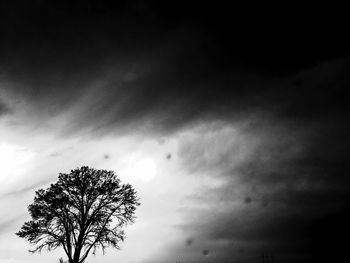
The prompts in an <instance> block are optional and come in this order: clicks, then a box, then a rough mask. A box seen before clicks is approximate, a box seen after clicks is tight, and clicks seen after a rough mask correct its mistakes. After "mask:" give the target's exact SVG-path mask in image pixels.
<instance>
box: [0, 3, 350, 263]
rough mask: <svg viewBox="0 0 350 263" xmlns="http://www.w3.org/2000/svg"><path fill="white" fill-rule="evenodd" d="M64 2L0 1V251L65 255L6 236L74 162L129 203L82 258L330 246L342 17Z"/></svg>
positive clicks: (301, 256)
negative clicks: (117, 246) (95, 249)
mask: <svg viewBox="0 0 350 263" xmlns="http://www.w3.org/2000/svg"><path fill="white" fill-rule="evenodd" d="M79 2H80V3H77V4H72V3H69V2H67V3H66V2H65V1H39V0H37V1H17V0H16V1H2V2H1V3H0V25H1V26H0V38H1V41H0V208H1V209H0V263H34V262H39V263H40V262H58V258H59V257H60V256H64V255H63V251H61V250H60V249H58V250H56V251H54V252H47V253H46V252H42V253H41V254H35V255H31V254H30V253H28V249H30V245H29V244H28V243H27V242H26V241H25V240H22V239H20V238H19V237H17V236H15V234H14V233H15V232H17V231H18V230H19V229H20V227H21V225H22V224H23V223H24V222H25V221H26V220H28V219H29V215H28V213H27V205H29V204H30V203H31V202H32V201H33V197H34V192H35V190H37V189H39V188H46V187H48V186H49V184H50V183H53V182H55V181H56V180H57V176H58V173H60V172H66V173H68V172H69V171H70V170H71V169H74V168H76V167H79V166H82V165H88V166H92V167H94V168H98V169H107V170H114V171H115V172H116V173H117V174H118V175H119V176H120V178H121V179H122V181H123V182H129V183H131V184H132V185H133V186H134V187H135V188H136V190H137V192H138V194H139V196H140V198H141V206H140V207H138V209H137V212H136V215H137V219H136V223H135V224H133V225H132V226H129V227H128V228H127V229H126V233H127V239H126V241H125V242H124V243H123V244H122V245H121V247H122V249H121V250H113V249H109V250H107V254H106V255H105V256H103V255H102V252H101V253H97V255H96V256H95V257H94V256H92V255H91V256H90V257H89V258H88V262H91V263H94V262H106V263H112V262H124V263H151V262H152V263H166V262H176V261H181V262H182V263H185V262H186V263H187V262H188V263H199V262H201V263H202V262H208V263H209V262H220V263H229V262H246V263H253V262H262V254H266V255H272V256H273V257H274V259H275V262H276V263H277V262H287V263H288V262H323V261H324V262H335V261H336V260H339V259H340V258H341V257H342V256H343V255H345V252H346V251H347V246H346V243H343V242H341V239H342V238H348V237H349V235H350V231H349V225H348V222H349V220H350V216H349V211H350V210H349V208H350V203H349V201H348V199H349V194H350V191H349V190H350V189H349V188H350V177H349V174H348V167H347V164H348V163H349V162H348V161H349V156H350V149H349V146H350V145H349V144H350V141H349V138H348V137H349V136H348V135H349V129H350V123H349V120H350V118H349V117H350V116H349V113H350V111H349V105H350V103H349V97H348V96H347V89H348V88H349V84H350V75H349V72H350V71H349V62H350V60H349V53H348V49H347V47H348V44H349V43H348V42H347V41H346V36H347V32H346V30H345V29H344V28H345V26H344V25H346V22H348V21H346V20H347V17H346V16H345V15H343V14H342V13H341V12H338V11H335V12H333V10H329V9H327V10H326V8H325V10H324V12H316V11H315V10H310V11H308V10H304V9H303V11H301V10H300V9H299V8H296V9H297V10H296V12H294V10H290V8H289V7H288V8H287V9H288V12H287V9H286V8H285V7H283V8H281V10H280V12H272V11H271V10H270V12H268V13H265V12H262V11H261V9H260V7H256V10H255V11H254V10H253V9H252V8H251V7H240V6H235V7H232V6H228V5H222V4H220V3H219V2H218V3H216V2H215V3H214V4H215V5H214V4H213V3H212V4H203V3H202V5H201V6H199V5H196V4H195V3H194V2H193V3H192V4H190V3H186V2H182V1H180V2H173V3H168V2H167V1H164V2H167V3H162V4H161V3H158V4H156V3H155V2H154V1H152V2H150V1H128V2H127V3H123V2H118V4H116V3H113V1H106V2H102V1H79ZM271 8H272V7H271ZM267 9H269V8H267ZM289 11H291V12H290V13H289ZM311 14H312V15H311ZM331 15H336V18H334V17H332V18H331Z"/></svg>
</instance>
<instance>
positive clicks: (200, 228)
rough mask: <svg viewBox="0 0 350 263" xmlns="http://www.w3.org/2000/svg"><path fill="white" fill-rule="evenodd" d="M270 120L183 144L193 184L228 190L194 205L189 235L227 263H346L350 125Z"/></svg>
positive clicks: (209, 131) (208, 131)
mask: <svg viewBox="0 0 350 263" xmlns="http://www.w3.org/2000/svg"><path fill="white" fill-rule="evenodd" d="M331 110H332V109H331ZM269 118H271V115H270V116H269V117H268V116H266V115H265V116H263V115H262V116H255V118H251V119H250V120H249V121H247V122H245V123H243V124H242V123H240V122H238V123H234V122H233V123H231V124H230V123H226V124H221V125H217V126H212V127H210V126H207V127H204V128H203V129H199V130H197V135H195V136H192V137H189V138H188V139H187V140H183V141H182V145H181V147H180V149H179V153H178V155H179V158H180V159H181V160H182V162H183V165H184V166H185V167H186V168H187V169H188V171H190V172H191V173H192V174H193V176H198V177H199V179H200V177H201V176H205V175H210V176H212V177H214V178H215V177H216V178H217V179H218V180H224V182H225V183H224V184H222V185H221V186H219V187H216V188H215V187H212V186H208V187H207V189H206V190H200V191H199V192H198V193H197V194H196V195H193V196H189V197H188V201H191V202H192V205H189V207H188V208H187V210H185V212H184V214H185V215H186V217H187V218H189V219H188V222H187V223H186V224H184V225H183V229H184V231H185V232H186V233H189V232H190V233H192V236H193V237H194V238H196V240H200V242H201V243H202V244H203V245H205V244H208V243H209V244H211V246H209V247H208V249H210V250H214V251H216V252H217V253H220V255H221V257H222V258H221V261H220V262H231V260H232V258H237V260H238V259H242V260H243V259H244V258H246V260H247V262H253V261H249V260H250V259H249V257H251V256H252V255H259V253H260V252H261V251H272V252H273V253H274V255H275V256H276V258H280V259H283V260H286V261H287V262H288V260H289V261H291V260H292V259H294V260H296V261H300V262H303V261H308V262H325V261H327V260H329V259H330V258H331V257H334V258H336V259H340V258H341V257H342V256H344V253H343V252H342V251H345V250H342V251H339V250H341V249H343V247H344V244H343V243H342V241H341V240H343V239H342V238H337V236H339V237H343V236H344V235H343V233H348V232H349V226H348V225H347V224H346V223H345V221H344V220H345V219H346V218H348V217H349V213H348V211H349V210H348V207H349V205H350V203H349V201H348V200H349V195H350V189H349V185H350V184H349V183H350V181H349V178H348V176H347V166H346V164H347V163H348V161H349V156H350V155H349V154H350V152H349V144H348V142H347V141H348V140H347V134H348V124H347V123H346V121H345V120H342V121H339V120H337V119H336V120H335V121H331V122H330V120H328V119H327V118H324V119H320V118H318V117H317V118H315V119H314V121H312V122H311V121H309V122H305V121H296V122H295V121H290V120H288V121H286V120H287V119H286V118H284V119H279V118H280V117H279V118H277V119H276V118H272V119H269ZM309 120H310V119H309ZM329 122H330V123H332V125H331V126H328V124H329ZM242 200H243V201H244V202H242ZM203 206H204V208H203ZM198 207H200V208H198ZM336 215H338V216H339V217H338V218H337V216H336ZM336 218H337V219H336ZM336 222H337V223H336ZM332 223H334V224H336V225H337V226H336V227H332V225H331V224H332ZM330 240H333V242H330ZM321 244H322V245H321ZM230 246H233V247H237V246H239V247H242V248H245V250H246V251H247V252H248V253H245V254H244V255H243V254H242V255H241V254H239V253H236V252H234V251H232V249H231V248H230ZM318 246H320V247H324V249H325V251H323V252H322V254H319V250H318ZM326 247H327V249H326ZM255 260H257V259H255Z"/></svg>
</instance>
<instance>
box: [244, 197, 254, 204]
mask: <svg viewBox="0 0 350 263" xmlns="http://www.w3.org/2000/svg"><path fill="white" fill-rule="evenodd" d="M251 202H252V198H251V197H249V196H247V197H246V198H245V199H244V203H246V204H250V203H251Z"/></svg>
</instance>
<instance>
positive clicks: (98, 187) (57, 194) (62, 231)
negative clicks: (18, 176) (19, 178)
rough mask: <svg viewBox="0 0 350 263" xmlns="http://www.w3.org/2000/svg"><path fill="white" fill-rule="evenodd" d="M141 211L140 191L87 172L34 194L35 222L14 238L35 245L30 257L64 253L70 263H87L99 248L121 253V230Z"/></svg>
mask: <svg viewBox="0 0 350 263" xmlns="http://www.w3.org/2000/svg"><path fill="white" fill-rule="evenodd" d="M138 205H140V203H139V198H138V197H137V195H136V191H135V190H134V189H133V187H132V186H131V185H130V184H121V182H120V179H119V178H118V177H117V176H116V175H115V173H114V172H113V171H106V170H96V169H93V168H89V167H87V166H83V167H81V168H77V169H75V170H72V171H71V172H70V174H64V173H60V174H59V177H58V181H57V182H56V183H55V184H51V186H50V187H49V188H47V189H46V190H43V189H39V190H38V191H36V192H35V198H34V202H33V203H32V204H30V205H29V206H28V210H29V213H30V215H31V217H32V220H31V221H28V222H25V223H24V225H23V226H22V228H21V230H20V231H19V232H17V233H16V235H18V236H20V237H22V238H25V239H26V240H28V241H29V242H30V243H31V244H33V245H34V248H33V249H32V250H29V251H30V252H32V253H34V252H40V251H41V250H42V249H47V250H51V249H56V248H58V247H63V249H64V251H65V253H66V255H67V257H68V262H69V263H83V262H84V260H85V259H86V258H87V256H88V255H89V253H90V252H91V251H92V252H93V254H95V251H96V249H98V248H101V249H102V251H103V253H105V249H106V248H107V247H109V246H111V247H114V248H117V249H119V242H120V241H124V238H125V233H124V231H123V230H122V228H123V227H124V226H125V225H127V224H129V223H133V222H134V219H135V216H134V212H135V209H136V206H138Z"/></svg>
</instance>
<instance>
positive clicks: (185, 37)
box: [0, 1, 348, 135]
mask: <svg viewBox="0 0 350 263" xmlns="http://www.w3.org/2000/svg"><path fill="white" fill-rule="evenodd" d="M15 2H16V3H7V4H2V12H3V14H2V15H1V16H0V17H1V24H2V25H4V26H3V28H2V29H1V32H2V36H3V39H5V41H3V42H2V44H1V48H0V52H1V54H2V60H1V65H0V68H1V69H2V72H3V75H2V76H1V78H2V79H3V80H4V81H6V83H7V86H8V89H9V90H10V91H12V92H14V93H15V94H16V95H17V96H18V97H19V98H21V99H22V100H23V101H29V104H30V105H31V107H33V108H34V111H33V114H32V119H31V120H30V121H29V123H32V125H38V123H40V122H43V121H45V120H46V121H49V120H51V119H52V118H55V117H57V116H60V115H64V116H65V118H66V119H69V120H67V122H66V123H64V125H60V127H58V128H57V129H56V130H58V131H60V132H62V133H64V134H74V133H78V132H84V133H90V134H109V133H113V134H122V133H130V132H134V133H149V134H154V133H157V134H162V135H164V134H169V133H172V132H176V131H178V130H181V129H183V128H184V127H189V126H191V125H195V124H196V123H197V122H198V121H203V120H204V121H207V120H209V121H210V120H216V119H225V120H227V119H229V120H231V119H233V118H234V119H241V118H245V117H246V114H249V113H251V112H254V111H259V112H260V111H267V112H271V111H276V113H277V114H281V115H282V116H283V117H288V118H291V119H300V120H304V119H305V118H316V117H319V118H323V117H324V115H327V116H331V115H332V114H333V113H335V112H337V113H339V114H341V115H344V114H347V112H348V106H347V105H348V103H347V101H346V100H345V99H344V98H345V96H344V95H345V92H346V90H345V89H344V83H347V82H348V77H347V76H348V74H346V72H347V70H348V59H347V58H346V57H345V58H344V56H346V49H345V48H344V47H346V45H345V42H344V41H340V39H339V38H341V35H338V34H336V32H335V30H333V29H332V30H329V29H328V27H322V24H320V25H319V27H317V28H314V27H312V32H313V33H314V34H313V36H312V37H311V36H310V34H309V31H308V30H307V29H308V28H309V27H308V24H303V23H301V24H300V25H297V24H295V23H293V24H292V25H291V24H289V23H288V21H289V20H288V19H286V18H285V19H284V20H283V17H284V16H285V15H283V16H281V17H278V19H280V20H281V19H282V21H280V20H279V21H280V22H279V23H280V24H281V26H282V25H285V27H284V28H283V30H278V28H274V27H271V26H270V25H271V24H270V22H269V21H267V20H266V17H265V16H263V17H261V14H260V15H259V12H258V13H257V14H253V13H250V16H249V17H251V16H253V17H255V18H256V19H257V20H258V21H259V23H255V22H253V20H252V21H250V20H249V19H247V17H244V16H243V17H241V16H239V14H237V13H236V12H235V11H234V10H232V9H231V8H229V7H228V6H222V5H219V6H216V7H214V6H212V5H205V4H202V5H201V6H198V5H197V4H189V3H186V4H185V3H181V1H180V2H179V3H176V4H175V3H174V4H173V5H172V6H171V7H169V6H167V5H164V4H161V3H158V4H155V3H146V2H144V1H128V2H123V1H122V2H121V3H114V2H112V1H107V2H106V3H104V4H100V3H98V2H97V1H84V3H82V2H79V3H77V4H72V3H69V4H68V3H65V2H63V3H61V2H53V3H50V4H48V3H44V2H43V1H37V2H35V3H34V4H30V5H29V4H28V3H27V2H25V1H15ZM232 13H234V14H235V15H232ZM238 13H240V12H238ZM256 15H257V16H256ZM243 18H244V21H245V23H244V24H245V28H242V27H241V26H240V25H241V23H242V19H243ZM338 19H341V16H339V17H338ZM248 21H250V22H248ZM293 21H294V20H293ZM283 22H285V23H283ZM333 23H335V24H337V25H338V23H339V24H341V23H340V21H337V20H334V21H333ZM273 24H274V23H273ZM294 27H295V28H294ZM267 29H268V30H267ZM297 29H299V30H301V31H297ZM295 30H296V31H297V32H296V31H295ZM14 32H15V33H14ZM325 36H327V37H328V36H329V37H330V36H332V37H333V42H334V43H337V44H334V45H332V46H329V45H325V43H324V42H323V41H321V40H323V39H324V38H325ZM300 39H303V41H302V43H300ZM336 40H339V41H336ZM325 46H327V48H324V47H325ZM333 46H334V48H333ZM338 58H339V60H337V59H338ZM323 61H329V62H325V64H324V65H323V66H320V68H321V70H320V71H319V72H312V73H311V75H310V74H308V73H307V72H306V73H305V74H297V73H298V72H300V70H301V69H307V68H313V67H315V65H319V64H320V63H322V62H323ZM322 67H323V69H322ZM303 72H304V71H303ZM312 74H314V75H312ZM323 79H327V81H328V82H325V81H323ZM329 85H331V86H332V89H330V88H329ZM67 116H68V117H67ZM55 128H56V127H55Z"/></svg>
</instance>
